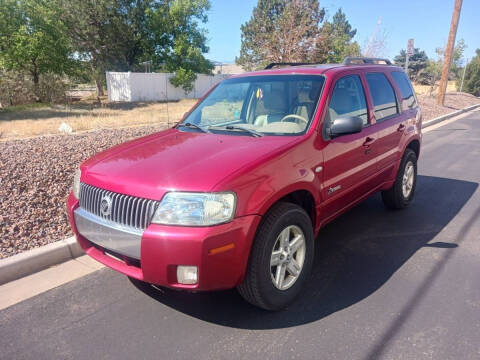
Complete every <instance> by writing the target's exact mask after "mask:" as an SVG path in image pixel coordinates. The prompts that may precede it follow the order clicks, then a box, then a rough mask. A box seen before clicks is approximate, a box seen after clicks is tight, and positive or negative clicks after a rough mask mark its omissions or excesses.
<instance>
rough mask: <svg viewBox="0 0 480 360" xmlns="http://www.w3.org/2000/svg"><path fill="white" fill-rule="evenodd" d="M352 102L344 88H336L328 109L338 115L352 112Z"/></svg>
mask: <svg viewBox="0 0 480 360" xmlns="http://www.w3.org/2000/svg"><path fill="white" fill-rule="evenodd" d="M352 107H353V102H352V97H351V95H350V92H349V91H348V90H347V89H345V88H337V89H335V91H334V93H333V97H332V100H331V101H330V108H332V109H333V110H335V112H336V113H337V114H339V115H341V114H346V113H348V112H350V111H351V110H352Z"/></svg>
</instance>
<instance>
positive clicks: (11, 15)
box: [0, 0, 76, 98]
mask: <svg viewBox="0 0 480 360" xmlns="http://www.w3.org/2000/svg"><path fill="white" fill-rule="evenodd" d="M46 3H47V1H46V0H23V1H16V0H2V1H0V66H1V67H3V68H4V69H6V70H13V71H17V72H23V73H27V74H29V75H30V76H31V77H32V80H33V83H34V92H35V95H37V98H38V95H39V93H38V86H39V83H40V76H41V75H42V74H47V73H51V74H65V73H71V72H73V69H74V67H75V63H76V62H75V61H74V59H73V57H72V47H71V41H70V39H69V38H68V36H67V35H66V29H65V27H64V26H63V24H62V23H61V22H60V21H59V17H58V11H57V10H56V9H54V8H50V7H47V6H46Z"/></svg>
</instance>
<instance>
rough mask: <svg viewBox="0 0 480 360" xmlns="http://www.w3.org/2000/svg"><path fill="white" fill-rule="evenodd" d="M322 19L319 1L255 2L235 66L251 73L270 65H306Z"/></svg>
mask: <svg viewBox="0 0 480 360" xmlns="http://www.w3.org/2000/svg"><path fill="white" fill-rule="evenodd" d="M324 16H325V10H324V9H323V8H321V7H320V5H319V3H318V0H258V3H257V6H256V7H255V8H254V9H253V14H252V17H251V18H250V20H249V21H247V22H246V23H245V24H243V25H242V26H241V31H242V35H241V38H242V45H241V49H240V56H239V57H238V58H236V63H237V64H238V65H241V66H243V67H244V68H246V69H248V70H252V69H255V68H261V67H264V66H265V65H266V64H268V63H270V62H304V61H308V59H309V56H311V53H312V51H313V50H314V48H315V44H316V40H317V38H318V35H319V26H320V23H321V22H322V21H323V18H324Z"/></svg>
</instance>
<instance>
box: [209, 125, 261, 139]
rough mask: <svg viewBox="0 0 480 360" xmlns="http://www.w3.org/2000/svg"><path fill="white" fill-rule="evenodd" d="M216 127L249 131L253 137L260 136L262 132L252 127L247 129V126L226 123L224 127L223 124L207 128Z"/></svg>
mask: <svg viewBox="0 0 480 360" xmlns="http://www.w3.org/2000/svg"><path fill="white" fill-rule="evenodd" d="M213 127H215V128H218V129H222V130H223V129H225V130H240V131H243V132H247V133H249V134H250V135H252V136H255V137H262V136H263V134H262V133H261V132H258V131H255V130H253V129H248V128H244V127H243V126H238V125H227V126H225V127H223V126H209V127H208V128H209V129H211V128H213Z"/></svg>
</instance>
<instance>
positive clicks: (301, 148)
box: [68, 58, 421, 310]
mask: <svg viewBox="0 0 480 360" xmlns="http://www.w3.org/2000/svg"><path fill="white" fill-rule="evenodd" d="M280 65H285V64H271V65H269V66H268V67H267V69H266V70H262V71H258V72H250V73H245V74H242V75H238V76H233V77H231V78H229V79H227V80H224V81H222V82H221V83H220V84H218V85H217V86H215V87H214V88H213V89H211V90H210V91H209V92H208V93H207V94H206V95H205V96H204V97H203V98H202V99H201V100H200V101H199V102H198V103H197V104H196V105H195V106H194V107H193V109H192V110H191V111H190V112H188V113H187V114H185V116H184V119H183V120H182V121H181V122H179V123H178V124H177V125H175V126H174V127H173V128H170V129H168V130H165V131H161V132H159V133H155V134H152V135H149V136H146V137H143V138H140V139H136V140H133V141H130V142H127V143H124V144H121V145H118V146H116V147H113V148H111V149H109V150H107V151H104V152H102V153H100V154H98V155H96V156H94V157H92V158H91V159H89V160H87V161H85V162H84V163H83V164H82V165H81V167H80V170H79V171H78V173H77V174H76V176H75V180H74V186H73V191H72V193H71V194H70V195H69V197H68V213H69V218H70V222H71V225H72V228H73V231H74V232H75V235H76V237H77V239H78V242H79V243H80V245H81V246H82V248H83V249H84V250H85V252H86V253H87V254H88V255H90V256H91V257H93V258H95V259H97V260H98V261H100V262H102V263H104V264H105V265H107V266H109V267H111V268H113V269H115V270H117V271H119V272H121V273H123V274H126V275H128V276H130V277H132V278H135V279H138V280H142V281H145V282H148V283H153V284H157V285H161V286H166V287H171V288H177V289H185V290H215V289H227V288H233V287H237V289H238V290H239V292H240V294H241V295H242V296H243V297H244V298H245V299H246V300H247V301H249V302H250V303H252V304H254V305H257V306H259V307H261V308H264V309H268V310H278V309H281V308H283V307H285V306H287V305H288V304H289V303H290V302H291V301H293V299H294V298H295V297H296V296H297V294H298V293H299V292H300V289H301V287H302V286H303V284H304V283H305V281H307V279H308V275H309V272H310V270H311V267H312V263H313V257H314V251H313V249H314V243H315V242H314V239H315V237H316V235H317V233H318V231H319V229H320V228H321V227H322V226H323V225H325V224H326V223H328V222H329V221H331V220H333V219H334V218H336V217H337V216H339V215H340V214H342V213H344V212H345V211H347V210H348V209H349V208H351V207H352V206H354V205H355V204H358V203H359V202H360V201H362V200H364V199H365V198H366V197H368V196H370V195H372V194H373V193H375V192H377V191H381V192H382V197H383V200H384V202H385V205H386V206H387V207H389V208H393V209H401V208H405V207H406V206H408V205H409V204H410V202H411V201H412V198H413V194H414V191H415V183H416V175H417V159H418V156H419V152H420V142H421V114H420V109H419V108H418V105H417V100H416V97H415V93H414V91H413V89H412V86H411V84H410V81H409V80H408V77H407V76H406V75H405V73H404V71H403V70H402V69H401V68H399V67H396V66H392V65H391V63H390V61H388V60H382V59H371V58H347V59H346V60H345V61H344V63H343V64H337V65H315V64H288V65H289V66H288V67H284V66H280Z"/></svg>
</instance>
